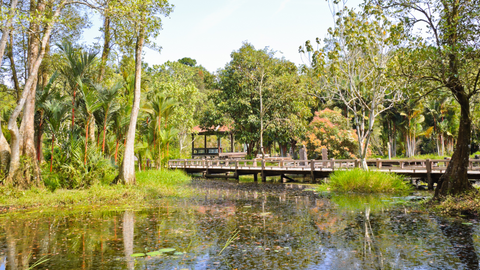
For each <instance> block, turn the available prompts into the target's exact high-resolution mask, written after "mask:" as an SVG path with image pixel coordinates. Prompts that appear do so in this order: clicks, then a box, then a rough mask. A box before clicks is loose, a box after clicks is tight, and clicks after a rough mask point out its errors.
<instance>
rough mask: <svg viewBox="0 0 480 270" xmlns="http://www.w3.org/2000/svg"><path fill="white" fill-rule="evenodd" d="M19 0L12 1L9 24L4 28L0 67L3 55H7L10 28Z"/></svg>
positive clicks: (0, 45)
mask: <svg viewBox="0 0 480 270" xmlns="http://www.w3.org/2000/svg"><path fill="white" fill-rule="evenodd" d="M17 3H18V0H12V2H11V3H10V13H9V14H8V19H7V23H6V24H5V25H4V27H3V28H2V38H1V39H0V66H2V62H3V55H4V54H5V47H6V45H7V40H8V35H9V34H10V28H11V26H12V20H13V16H14V15H15V10H16V8H17Z"/></svg>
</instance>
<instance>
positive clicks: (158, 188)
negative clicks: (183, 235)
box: [0, 170, 194, 212]
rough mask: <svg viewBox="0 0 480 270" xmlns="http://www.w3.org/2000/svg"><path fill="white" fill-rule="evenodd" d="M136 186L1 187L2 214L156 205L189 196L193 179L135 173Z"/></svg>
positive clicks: (174, 174) (178, 173) (168, 173)
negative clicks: (35, 209) (165, 199)
mask: <svg viewBox="0 0 480 270" xmlns="http://www.w3.org/2000/svg"><path fill="white" fill-rule="evenodd" d="M136 178H137V184H136V185H134V186H124V185H105V184H95V185H93V186H91V187H89V188H86V189H73V190H67V189H56V190H55V191H53V192H52V191H49V190H48V189H38V188H32V189H30V190H18V189H14V188H9V187H3V186H2V187H0V209H1V211H2V212H5V211H9V210H19V209H26V208H32V207H48V208H50V207H62V206H64V207H69V206H103V205H128V206H136V205H138V206H141V205H146V204H154V203H155V199H158V198H162V197H188V196H191V195H192V194H193V193H194V192H193V190H192V189H191V188H190V187H188V186H187V184H188V183H189V182H190V180H191V178H190V177H189V176H188V175H186V174H185V173H184V172H182V171H168V170H164V171H157V170H149V171H143V172H138V173H137V174H136Z"/></svg>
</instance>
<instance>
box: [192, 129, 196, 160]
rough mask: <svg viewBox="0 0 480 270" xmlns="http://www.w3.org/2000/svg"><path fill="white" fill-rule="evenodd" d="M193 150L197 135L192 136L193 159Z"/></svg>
mask: <svg viewBox="0 0 480 270" xmlns="http://www.w3.org/2000/svg"><path fill="white" fill-rule="evenodd" d="M193 149H195V134H192V158H193Z"/></svg>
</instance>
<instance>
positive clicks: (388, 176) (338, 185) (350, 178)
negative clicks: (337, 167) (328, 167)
mask: <svg viewBox="0 0 480 270" xmlns="http://www.w3.org/2000/svg"><path fill="white" fill-rule="evenodd" d="M330 188H331V189H332V190H335V191H341V192H348V191H354V192H362V193H375V192H390V193H391V192H402V191H408V190H410V189H411V186H409V184H408V183H407V182H405V181H404V180H403V177H402V176H400V175H398V174H395V173H385V172H379V171H374V170H369V171H364V170H361V169H354V170H348V171H335V172H334V173H333V174H331V175H330Z"/></svg>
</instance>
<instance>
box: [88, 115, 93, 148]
mask: <svg viewBox="0 0 480 270" xmlns="http://www.w3.org/2000/svg"><path fill="white" fill-rule="evenodd" d="M88 137H89V138H90V141H91V142H92V143H95V117H93V116H90V122H89V127H88Z"/></svg>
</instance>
